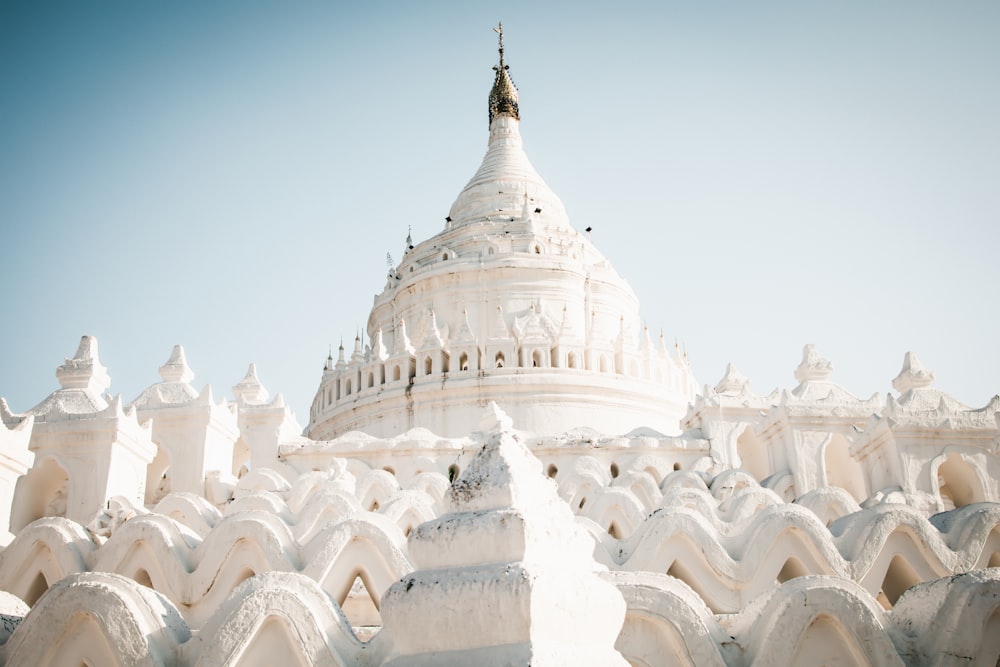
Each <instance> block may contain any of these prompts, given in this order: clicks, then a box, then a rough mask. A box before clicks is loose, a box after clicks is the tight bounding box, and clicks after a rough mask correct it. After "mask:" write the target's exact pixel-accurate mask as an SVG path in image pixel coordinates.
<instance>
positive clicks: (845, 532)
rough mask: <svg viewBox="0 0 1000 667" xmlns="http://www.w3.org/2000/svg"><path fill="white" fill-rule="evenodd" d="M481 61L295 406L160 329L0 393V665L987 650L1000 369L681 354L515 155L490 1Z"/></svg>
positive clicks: (993, 615) (93, 345)
mask: <svg viewBox="0 0 1000 667" xmlns="http://www.w3.org/2000/svg"><path fill="white" fill-rule="evenodd" d="M494 70H495V75H494V78H493V85H492V88H491V89H490V90H489V95H488V98H487V102H488V111H489V124H488V137H487V150H486V154H485V156H484V157H483V159H482V162H481V164H480V165H479V168H478V169H477V170H476V171H475V172H474V174H473V176H472V178H471V179H470V180H469V182H468V184H467V185H466V186H465V187H464V188H463V189H462V190H461V191H460V192H459V193H458V196H457V197H456V199H455V201H454V203H453V204H452V206H451V208H450V210H449V213H448V216H447V217H446V218H445V220H444V221H443V228H442V229H441V231H440V232H439V233H437V234H436V235H434V236H432V237H431V238H429V239H426V240H424V241H420V242H415V241H414V240H413V239H411V238H409V237H408V238H407V239H406V241H405V246H404V248H403V255H402V259H401V261H400V262H399V263H398V264H396V265H395V266H393V267H391V268H390V269H389V271H388V275H387V276H386V283H385V285H384V288H383V289H382V292H381V293H380V294H378V295H377V296H376V298H375V302H374V305H373V307H372V310H371V313H370V315H369V317H368V322H367V327H366V331H365V333H364V336H363V337H362V336H361V335H359V336H358V337H357V338H356V339H355V341H354V345H353V348H352V349H351V350H350V351H349V352H348V351H347V350H345V349H344V347H343V346H341V348H340V350H339V352H338V355H337V358H336V359H335V358H334V357H333V355H332V354H331V355H330V356H329V357H328V358H327V360H326V363H325V364H324V365H323V368H322V372H321V376H320V378H319V386H318V388H317V391H316V394H315V398H314V399H313V402H312V405H311V407H310V410H309V414H308V420H307V422H306V425H305V427H303V426H302V424H301V423H300V422H299V421H298V420H297V418H296V416H295V415H294V414H293V413H292V411H291V410H290V409H289V407H288V406H287V405H286V404H285V402H284V399H283V398H282V396H281V395H280V394H278V395H276V396H275V397H273V398H272V397H271V395H270V393H269V392H268V391H267V390H266V389H265V388H264V386H263V385H262V384H261V382H260V380H259V378H258V375H257V369H256V368H255V367H254V366H253V365H252V364H251V365H250V367H249V369H248V371H247V373H246V376H245V377H244V378H243V379H242V380H240V381H239V382H238V383H237V384H235V386H233V387H232V396H231V398H227V397H222V396H218V395H217V394H216V393H215V392H213V390H212V389H211V387H208V386H206V387H205V388H204V389H202V390H201V391H199V390H198V389H196V387H195V385H193V384H191V383H192V381H193V379H194V377H195V374H194V371H193V370H192V368H191V366H190V365H189V363H188V359H187V357H186V355H185V352H184V349H183V347H181V346H179V345H178V346H176V347H174V348H173V349H172V350H169V351H168V350H164V351H163V353H165V356H167V360H166V362H165V363H164V364H163V365H162V366H160V368H159V375H160V378H161V380H160V381H159V382H156V383H154V384H152V385H150V386H149V387H148V388H147V389H145V390H144V391H142V392H141V394H140V395H139V396H137V397H134V398H132V399H131V400H127V399H123V398H122V397H121V396H111V395H109V394H108V393H107V390H108V389H109V387H110V375H109V372H108V369H107V368H105V367H104V365H103V364H102V363H101V360H100V354H99V346H98V341H97V340H96V339H95V338H93V337H91V336H83V337H82V339H81V340H80V343H79V346H78V348H77V350H76V352H75V354H74V355H73V356H72V357H70V358H67V359H66V360H65V362H64V363H63V364H61V365H59V366H58V368H57V370H56V377H57V380H58V383H59V387H58V388H56V389H55V390H54V391H53V392H52V393H51V394H50V395H49V396H47V397H44V398H41V397H40V398H41V400H40V402H39V403H38V404H37V405H36V406H35V407H33V408H31V409H30V410H28V411H26V412H24V413H14V412H12V411H11V410H10V409H9V408H8V405H7V403H6V402H5V401H3V400H2V399H0V418H2V421H3V426H2V428H0V462H2V464H3V465H2V466H0V498H2V503H0V510H2V511H0V517H2V520H0V521H2V522H4V523H3V524H2V525H0V544H2V545H3V546H2V551H0V591H2V592H0V616H2V619H3V625H2V627H0V664H9V665H59V666H62V665H66V666H71V667H78V666H79V665H81V664H83V665H94V666H96V665H133V664H136V665H137V664H162V665H243V666H248V665H265V664H267V665H271V664H276V663H278V662H279V661H281V664H295V665H315V664H324V665H344V666H348V665H349V666H357V667H379V666H383V665H384V666H386V667H418V666H419V667H429V666H431V665H473V664H474V665H495V666H501V665H525V666H526V665H534V666H536V667H539V666H547V665H553V666H554V665H560V666H561V665H592V666H593V667H599V666H611V665H621V666H622V667H624V666H626V665H632V666H633V667H640V666H645V667H658V666H661V665H698V666H702V665H718V666H729V667H735V666H742V665H748V666H749V665H818V664H824V665H879V666H881V665H956V664H963V665H966V664H973V665H995V664H998V658H1000V632H998V630H1000V569H997V568H998V567H1000V457H998V451H1000V397H998V396H994V397H993V398H992V399H990V400H989V401H988V403H987V404H986V405H985V407H982V408H973V407H970V406H967V405H964V404H962V403H961V402H959V401H957V400H956V399H954V398H953V397H951V396H950V395H949V394H948V393H947V392H946V391H945V390H943V389H940V388H938V387H937V386H936V384H935V383H936V378H935V375H934V373H933V372H932V371H931V370H930V369H928V368H927V367H925V366H924V365H923V364H922V363H921V361H920V360H919V359H918V357H917V355H916V354H914V353H912V352H907V351H905V350H900V357H901V359H902V363H901V370H900V372H899V374H898V376H897V377H896V378H895V379H894V380H892V386H893V388H894V389H895V392H896V393H889V394H888V395H886V396H884V397H883V396H879V395H878V394H876V395H874V396H871V397H868V398H865V397H858V396H855V395H854V394H852V393H851V391H850V390H849V389H848V388H845V387H843V386H841V385H840V384H838V383H837V382H836V379H835V375H834V367H833V364H832V363H831V361H829V360H827V359H825V358H824V357H823V356H822V354H821V352H820V351H819V350H817V349H816V348H815V347H814V346H812V345H808V344H807V345H805V346H804V348H803V350H802V352H801V361H799V363H798V366H795V361H796V357H797V351H790V355H789V359H788V360H787V362H788V366H789V378H794V384H791V383H790V386H789V387H788V388H786V389H781V390H775V391H773V392H771V393H769V394H759V393H756V392H755V391H754V390H753V389H752V387H751V383H750V380H749V379H748V378H746V377H744V376H743V375H742V374H740V372H739V371H738V370H737V369H736V368H734V367H732V366H730V367H729V368H727V369H726V371H725V374H724V375H723V377H722V378H721V379H720V380H719V381H718V382H717V383H716V384H715V385H714V386H711V385H699V384H698V382H697V381H696V380H695V378H694V376H693V374H692V371H691V365H690V363H689V361H688V359H687V357H686V355H685V354H684V353H683V352H681V351H680V350H679V349H678V347H677V346H676V345H675V344H673V343H670V344H668V343H667V342H666V337H665V336H664V334H663V333H660V331H659V330H658V329H657V330H656V331H655V333H654V332H653V331H650V330H649V329H648V328H647V327H646V325H645V324H644V321H643V319H642V317H641V315H640V304H639V303H638V300H637V298H636V296H635V293H634V292H633V291H632V289H631V288H630V287H629V285H628V283H627V282H626V281H625V280H624V279H623V278H622V277H621V276H620V275H619V274H618V273H617V272H616V271H615V269H614V267H612V266H611V263H610V262H609V261H608V260H607V259H606V258H605V257H604V256H603V255H602V254H601V252H600V251H599V249H598V248H597V247H595V246H594V244H593V243H591V241H590V239H589V237H588V235H587V233H586V232H585V231H584V232H581V231H578V230H577V229H575V228H574V227H573V226H572V223H571V220H570V219H569V217H568V215H567V213H566V209H565V207H564V206H563V203H562V202H561V200H560V199H559V197H558V196H557V195H556V194H555V193H554V192H553V191H552V190H551V188H549V186H548V185H546V183H545V181H544V180H543V179H542V177H541V176H540V175H539V174H538V172H537V171H536V170H535V169H534V167H533V166H532V165H531V162H530V161H529V159H528V157H527V154H526V152H525V149H524V145H523V142H522V137H521V133H520V100H519V99H518V91H517V88H516V87H515V86H514V83H513V80H512V78H511V73H510V70H509V68H508V65H507V62H506V59H505V53H504V48H503V34H502V28H501V32H500V48H499V62H498V64H497V66H496V67H494ZM485 83H487V82H486V81H484V88H485ZM290 343H292V341H290ZM194 361H196V360H194ZM153 367H155V363H151V368H153ZM886 379H887V380H889V378H886Z"/></svg>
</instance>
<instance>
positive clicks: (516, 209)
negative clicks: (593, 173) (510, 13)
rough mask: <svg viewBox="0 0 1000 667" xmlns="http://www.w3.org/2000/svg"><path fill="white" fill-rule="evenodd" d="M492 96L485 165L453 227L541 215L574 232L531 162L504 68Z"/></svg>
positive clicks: (458, 204)
mask: <svg viewBox="0 0 1000 667" xmlns="http://www.w3.org/2000/svg"><path fill="white" fill-rule="evenodd" d="M494 70H496V77H495V78H494V81H493V87H492V88H491V89H490V95H489V111H490V138H489V147H488V148H487V151H486V155H485V156H484V157H483V161H482V164H481V165H480V166H479V169H478V170H477V171H476V173H475V175H474V176H473V177H472V178H471V179H470V180H469V182H468V184H466V186H465V187H464V188H463V189H462V191H461V192H460V193H459V195H458V197H457V198H456V199H455V203H454V204H452V206H451V211H450V213H449V215H448V217H449V220H450V223H451V226H452V227H456V226H459V225H465V224H469V223H474V222H485V221H496V222H504V221H509V220H511V219H512V218H513V219H520V218H521V217H522V216H523V214H524V213H525V209H526V208H527V212H528V213H529V214H531V213H533V212H534V211H535V210H541V211H544V213H545V220H546V222H547V223H549V224H551V223H556V224H557V225H558V226H560V227H569V219H568V218H567V216H566V208H565V206H563V203H562V201H561V200H560V199H559V197H558V196H556V194H555V192H553V191H552V189H551V188H550V187H549V186H548V184H547V183H546V182H545V181H544V179H542V177H541V176H539V174H538V172H537V171H536V170H535V167H534V166H532V164H531V162H530V161H529V160H528V156H527V154H526V153H525V152H524V144H523V142H522V140H521V130H520V111H519V108H518V95H517V88H516V87H515V86H514V82H513V81H512V80H511V78H510V72H509V68H508V66H507V64H506V63H505V62H504V56H503V41H502V35H501V42H500V65H499V66H497V67H494Z"/></svg>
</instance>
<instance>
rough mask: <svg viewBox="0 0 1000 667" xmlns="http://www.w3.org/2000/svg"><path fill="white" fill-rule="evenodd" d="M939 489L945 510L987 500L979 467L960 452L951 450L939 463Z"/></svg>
mask: <svg viewBox="0 0 1000 667" xmlns="http://www.w3.org/2000/svg"><path fill="white" fill-rule="evenodd" d="M937 491H938V495H939V496H940V497H941V504H942V506H943V508H944V509H945V510H950V509H956V508H959V507H965V506H966V505H970V504H972V503H978V502H983V501H984V500H987V498H986V493H985V491H984V490H983V483H982V480H981V479H980V474H979V469H978V468H977V467H976V466H975V465H974V464H973V463H970V462H968V461H967V460H966V459H965V457H964V456H962V455H961V454H960V453H958V452H951V453H950V454H948V456H947V457H946V458H944V459H943V460H941V461H940V463H939V464H938V466H937Z"/></svg>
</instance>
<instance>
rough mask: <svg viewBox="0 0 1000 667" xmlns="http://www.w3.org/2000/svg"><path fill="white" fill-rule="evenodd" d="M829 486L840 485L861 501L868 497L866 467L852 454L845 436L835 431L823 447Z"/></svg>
mask: <svg viewBox="0 0 1000 667" xmlns="http://www.w3.org/2000/svg"><path fill="white" fill-rule="evenodd" d="M823 465H824V468H825V469H826V483H827V486H839V487H840V488H842V489H844V490H845V491H847V492H848V493H849V494H851V496H853V497H854V499H855V500H856V501H858V502H859V503H860V502H862V501H863V500H865V499H866V498H867V497H868V489H867V483H866V480H865V472H864V468H862V467H861V464H860V463H858V461H857V460H856V459H855V458H854V457H853V456H851V451H850V445H848V443H847V440H846V439H845V438H844V436H842V435H840V434H839V433H834V434H833V435H832V436H831V438H830V440H829V442H827V444H826V447H824V448H823Z"/></svg>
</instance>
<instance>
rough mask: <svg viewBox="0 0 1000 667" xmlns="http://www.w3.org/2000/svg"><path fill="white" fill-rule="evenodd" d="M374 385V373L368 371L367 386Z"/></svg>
mask: <svg viewBox="0 0 1000 667" xmlns="http://www.w3.org/2000/svg"><path fill="white" fill-rule="evenodd" d="M374 386H375V373H368V388H369V389H371V388H372V387H374Z"/></svg>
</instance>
